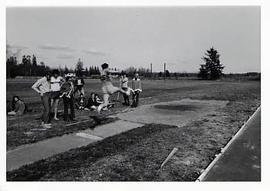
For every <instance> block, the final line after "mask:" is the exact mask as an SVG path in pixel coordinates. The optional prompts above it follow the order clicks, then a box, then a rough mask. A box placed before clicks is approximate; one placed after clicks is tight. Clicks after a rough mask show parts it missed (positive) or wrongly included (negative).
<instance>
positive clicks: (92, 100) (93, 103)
mask: <svg viewBox="0 0 270 191" xmlns="http://www.w3.org/2000/svg"><path fill="white" fill-rule="evenodd" d="M102 103H103V101H102V100H101V99H100V97H99V96H98V94H96V93H93V92H92V93H91V95H90V97H89V99H88V101H87V105H86V106H85V107H86V108H87V109H90V110H97V108H98V106H99V105H100V104H102Z"/></svg>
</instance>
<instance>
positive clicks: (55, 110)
mask: <svg viewBox="0 0 270 191" xmlns="http://www.w3.org/2000/svg"><path fill="white" fill-rule="evenodd" d="M58 103H59V99H55V100H54V119H55V120H57V121H58V120H59V119H58V118H57V112H58Z"/></svg>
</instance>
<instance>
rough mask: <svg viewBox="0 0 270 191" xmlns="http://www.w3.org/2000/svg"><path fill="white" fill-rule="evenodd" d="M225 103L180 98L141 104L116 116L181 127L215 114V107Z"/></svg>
mask: <svg viewBox="0 0 270 191" xmlns="http://www.w3.org/2000/svg"><path fill="white" fill-rule="evenodd" d="M227 103H228V101H217V100H192V99H182V100H179V101H171V102H162V103H156V104H151V105H143V106H140V107H138V108H136V109H134V110H132V111H130V112H127V113H121V114H118V115H117V117H118V118H120V119H121V120H127V121H132V122H137V123H145V124H149V123H157V124H166V125H176V126H178V127H181V126H183V125H185V124H187V123H188V122H191V121H193V120H198V119H199V118H200V117H203V116H205V115H209V114H215V111H216V110H217V109H219V108H222V107H224V106H225V105H226V104H227Z"/></svg>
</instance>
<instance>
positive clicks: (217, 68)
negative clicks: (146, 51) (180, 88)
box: [6, 47, 224, 80]
mask: <svg viewBox="0 0 270 191" xmlns="http://www.w3.org/2000/svg"><path fill="white" fill-rule="evenodd" d="M219 58H220V54H219V53H218V51H217V50H216V49H214V48H213V47H212V48H210V49H209V50H207V51H206V53H205V56H204V57H203V58H202V60H203V61H204V64H201V65H200V68H199V73H197V74H194V73H179V72H178V73H177V72H173V73H171V72H169V70H166V71H165V72H154V73H152V72H151V71H150V70H149V69H148V68H142V67H141V68H135V67H129V68H127V69H125V70H123V71H124V72H125V73H126V74H127V75H128V76H133V75H134V73H135V72H138V73H139V75H140V76H143V77H145V78H162V77H163V78H171V77H175V78H178V77H194V75H195V76H197V77H199V78H201V79H205V80H216V79H219V78H220V77H221V76H222V75H224V74H223V73H222V70H223V69H224V66H223V65H222V64H221V63H220V59H219ZM53 69H55V68H50V67H49V66H46V65H45V63H44V62H42V61H41V62H40V63H39V64H38V63H37V58H36V56H35V55H32V56H30V55H23V56H22V59H21V61H20V62H19V61H18V60H17V58H16V57H14V56H11V57H9V58H7V60H6V72H7V78H14V77H16V76H44V75H45V74H46V72H48V71H51V70H53ZM58 70H59V72H60V74H61V75H64V74H66V73H69V72H72V73H73V72H74V73H76V75H78V76H86V77H91V76H97V75H99V74H100V71H99V67H98V66H90V67H84V64H83V62H82V61H81V59H79V60H78V62H77V63H76V64H75V69H72V68H68V67H67V66H65V67H64V68H62V67H59V68H58ZM114 70H115V71H118V70H117V69H116V68H115V69H114Z"/></svg>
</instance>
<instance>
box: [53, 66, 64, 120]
mask: <svg viewBox="0 0 270 191" xmlns="http://www.w3.org/2000/svg"><path fill="white" fill-rule="evenodd" d="M59 74H60V73H59V71H58V70H53V72H52V77H51V81H50V82H51V108H54V120H56V121H58V120H59V119H58V118H57V112H58V103H59V99H60V98H59V97H60V88H61V86H62V84H63V83H64V79H63V78H62V77H61V76H59Z"/></svg>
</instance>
